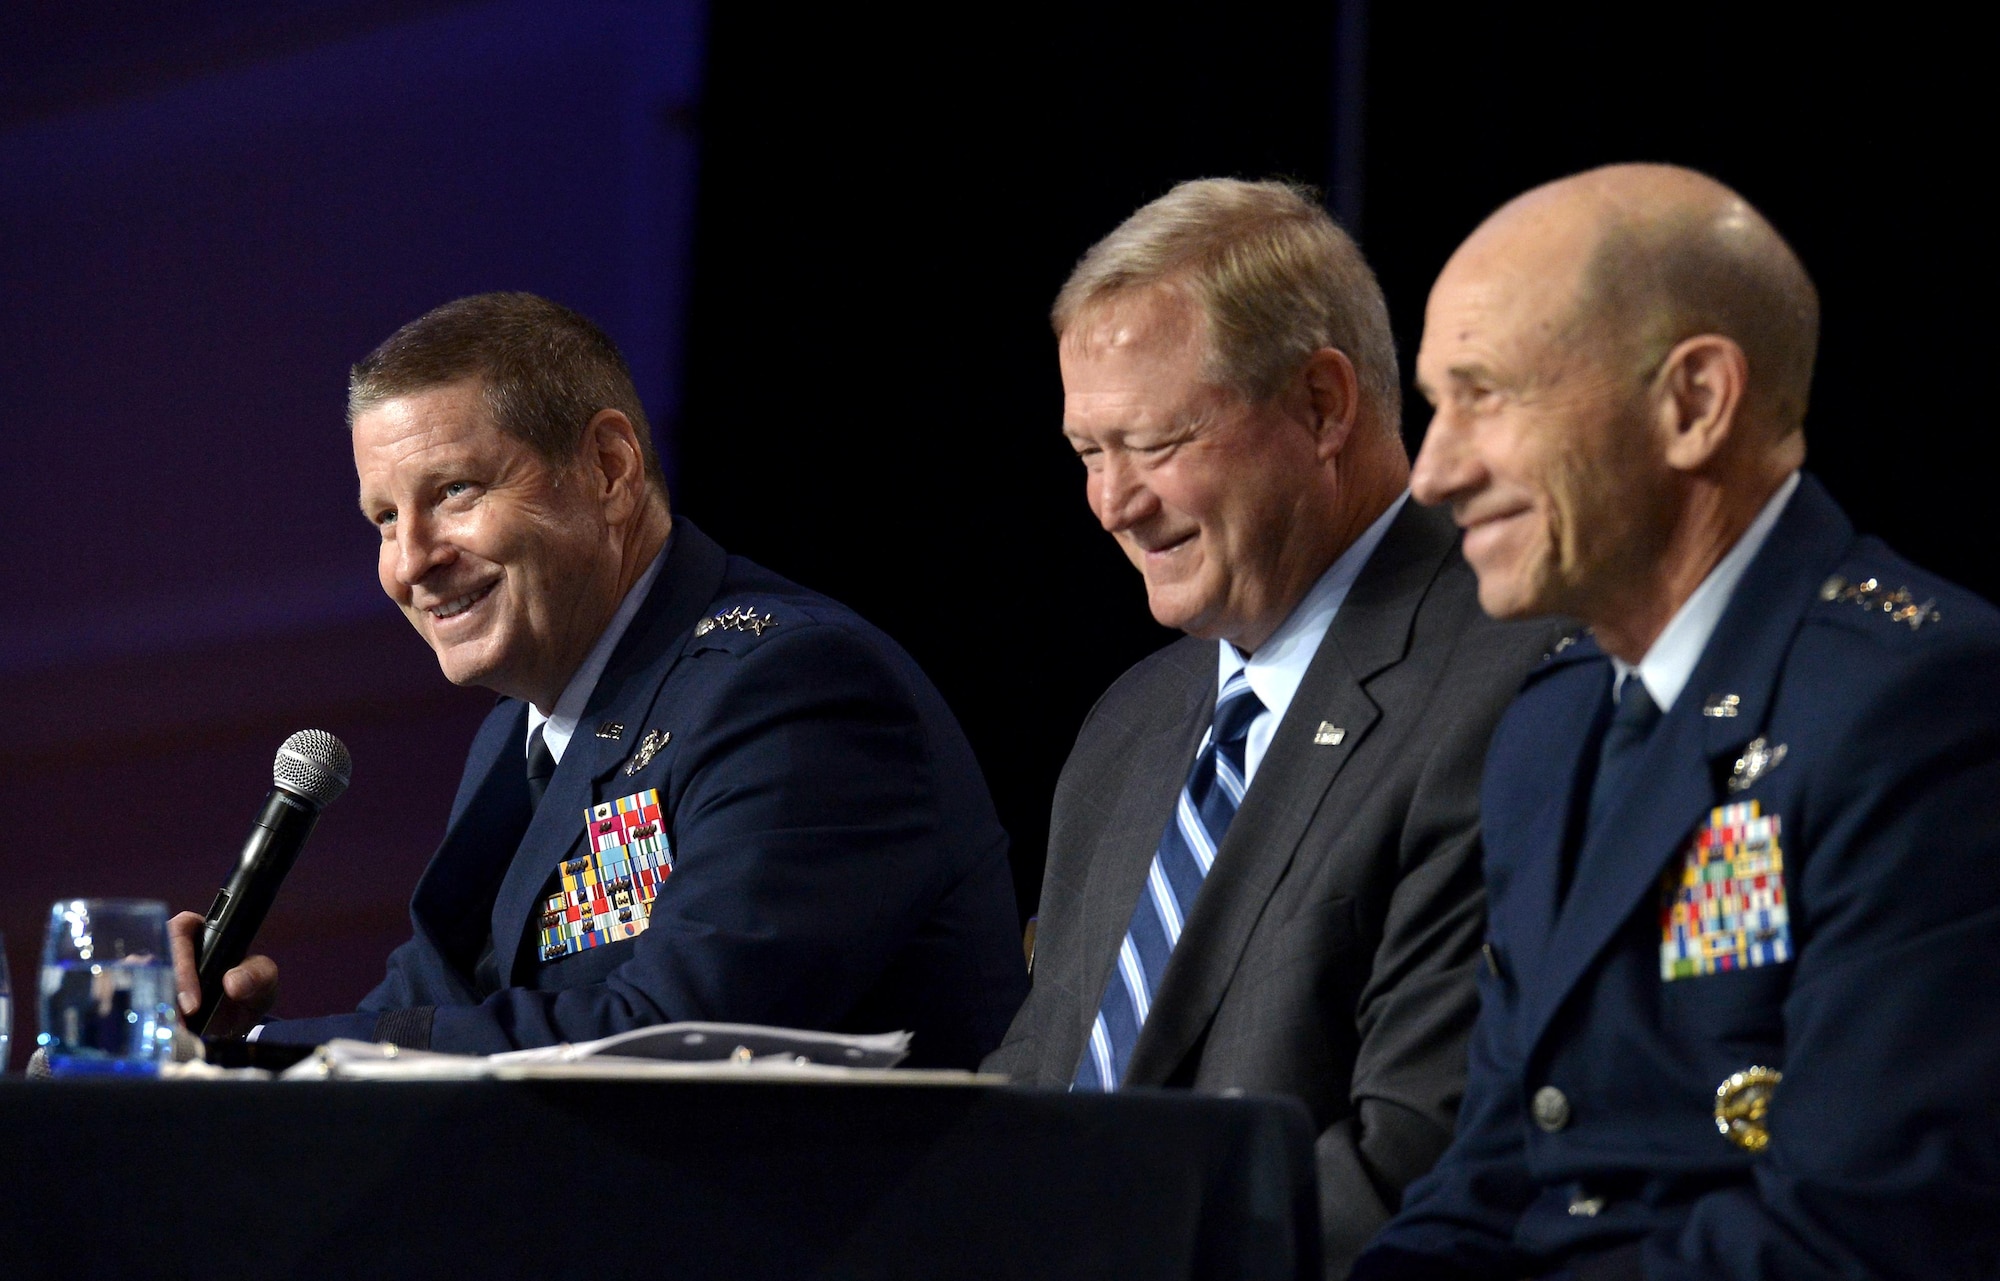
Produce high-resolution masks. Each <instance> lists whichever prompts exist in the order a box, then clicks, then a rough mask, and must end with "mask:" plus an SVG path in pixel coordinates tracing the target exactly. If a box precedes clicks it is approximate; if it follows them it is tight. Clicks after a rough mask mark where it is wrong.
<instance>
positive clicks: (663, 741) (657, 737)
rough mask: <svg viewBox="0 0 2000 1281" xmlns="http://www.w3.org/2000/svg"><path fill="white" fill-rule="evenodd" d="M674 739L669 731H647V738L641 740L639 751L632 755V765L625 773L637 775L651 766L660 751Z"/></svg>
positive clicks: (628, 766)
mask: <svg viewBox="0 0 2000 1281" xmlns="http://www.w3.org/2000/svg"><path fill="white" fill-rule="evenodd" d="M673 737H674V736H673V734H672V732H671V731H668V730H660V729H649V730H647V731H646V737H644V738H642V739H640V740H639V750H638V751H636V752H634V753H632V763H631V764H629V765H627V766H626V767H625V773H626V774H628V775H631V774H637V773H638V772H639V771H640V770H642V769H644V768H646V767H647V766H648V765H651V764H652V763H653V758H654V757H655V756H658V755H659V754H660V749H661V748H663V747H665V746H666V745H667V744H668V743H670V742H672V741H673Z"/></svg>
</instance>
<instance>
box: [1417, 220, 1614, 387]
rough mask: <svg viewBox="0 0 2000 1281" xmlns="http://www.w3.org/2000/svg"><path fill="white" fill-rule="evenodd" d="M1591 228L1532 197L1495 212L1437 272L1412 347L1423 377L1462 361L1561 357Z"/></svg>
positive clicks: (1431, 377)
mask: <svg viewBox="0 0 2000 1281" xmlns="http://www.w3.org/2000/svg"><path fill="white" fill-rule="evenodd" d="M1595 241H1596V234H1595V230H1594V228H1593V227H1592V226H1590V225H1589V223H1588V222H1587V220H1584V219H1582V218H1580V217H1579V216H1578V215H1577V213H1576V211H1574V210H1571V209H1568V208H1566V207H1562V206H1556V207H1543V205H1541V204H1533V203H1531V204H1530V205H1528V206H1527V207H1524V208H1521V209H1517V210H1512V211H1509V212H1506V213H1503V214H1501V215H1496V217H1495V218H1494V219H1493V220H1492V221H1490V222H1489V223H1488V224H1487V225H1485V226H1482V227H1481V228H1480V229H1479V230H1478V231H1476V232H1474V233H1473V235H1472V236H1471V237H1470V238H1469V239H1468V240H1467V241H1466V242H1465V244H1463V245H1461V246H1460V247H1459V249H1458V252H1456V253H1454V254H1453V255H1452V257H1451V260H1450V261H1449V262H1447V263H1446V264H1445V268H1444V270H1443V271H1442V272H1441V273H1439V275H1438V279H1437V284H1436V285H1435V286H1433V287H1432V290H1431V295H1430V301H1429V304H1428V306H1427V307H1426V308H1425V312H1424V335H1423V341H1422V344H1421V347H1420V349H1419V351H1418V353H1417V364H1418V369H1419V372H1420V374H1421V375H1422V376H1423V377H1425V378H1426V379H1427V380H1435V379H1437V378H1441V377H1445V376H1448V375H1449V374H1450V373H1451V372H1452V370H1451V368H1450V367H1449V366H1452V365H1455V364H1457V363H1459V362H1461V361H1465V360H1476V361H1480V362H1493V361H1507V362H1513V361H1524V360H1525V361H1540V360H1543V359H1552V358H1560V356H1561V355H1562V350H1561V348H1562V340H1563V339H1564V338H1565V336H1566V335H1567V334H1568V332H1569V330H1570V329H1571V328H1572V327H1573V323H1574V320H1575V316H1576V308H1577V305H1578V302H1579V300H1580V299H1581V297H1582V290H1583V283H1584V275H1585V272H1586V271H1587V269H1588V266H1589V262H1590V258H1591V255H1592V252H1593V247H1594V245H1595Z"/></svg>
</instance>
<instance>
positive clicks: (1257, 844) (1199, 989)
mask: <svg viewBox="0 0 2000 1281" xmlns="http://www.w3.org/2000/svg"><path fill="white" fill-rule="evenodd" d="M1453 541H1454V532H1453V530H1452V528H1451V525H1450V523H1449V522H1448V521H1445V520H1444V519H1443V518H1442V517H1441V516H1439V515H1438V514H1437V513H1435V512H1431V511H1426V510H1424V509H1423V508H1420V507H1418V506H1416V505H1415V504H1414V503H1412V504H1406V505H1405V507H1404V509H1403V511H1402V512H1401V513H1400V514H1399V515H1398V516H1397V518H1396V520H1395V521H1394V522H1393V523H1392V524H1391V525H1390V527H1389V531H1388V533H1387V534H1386V535H1385V536H1384V537H1383V539H1382V543H1381V545H1380V546H1379V547H1377V548H1376V549H1375V553H1374V554H1373V555H1372V556H1371V557H1369V561H1368V564H1367V565H1366V566H1365V567H1364V568H1363V570H1362V573H1361V576H1360V577H1359V578H1358V579H1357V580H1356V581H1355V584H1354V586H1353V588H1352V589H1351V590H1350V591H1349V592H1348V596H1347V599H1346V600H1345V601H1344V602H1343V603H1342V604H1341V607H1340V612H1339V613H1338V614H1336V615H1335V616H1334V620H1333V624H1332V626H1331V627H1329V628H1328V629H1327V634H1326V637H1325V639H1324V640H1322V641H1321V642H1320V646H1319V651H1318V652H1317V653H1316V654H1314V656H1313V660H1312V664H1311V666H1309V667H1308V668H1307V669H1306V675H1305V679H1304V680H1303V681H1302V682H1300V684H1299V689H1298V692H1297V693H1296V694H1295V695H1294V696H1293V698H1292V703H1291V706H1290V707H1289V708H1288V709H1286V712H1285V715H1284V718H1283V719H1282V720H1281V721H1280V722H1279V724H1278V731H1277V733H1276V734H1275V735H1274V736H1273V737H1272V739H1271V746H1270V749H1269V750H1268V751H1267V752H1266V753H1265V754H1264V759H1263V762H1262V763H1261V764H1260V765H1259V766H1258V769H1257V777H1256V779H1255V780H1254V781H1253V782H1252V783H1251V786H1250V790H1249V792H1247V793H1246V794H1245V795H1244V797H1243V805H1242V808H1241V809H1239V810H1238V811H1237V814H1236V817H1235V818H1234V819H1233V820H1232V821H1231V822H1230V824H1229V833H1228V835H1227V836H1225V837H1224V838H1223V841H1222V845H1221V846H1220V848H1219V849H1218V850H1217V851H1216V858H1215V865H1214V867H1213V868H1211V869H1210V871H1209V874H1208V878H1207V880H1206V881H1205V882H1204V884H1203V885H1202V889H1201V894H1200V896H1199V897H1198V898H1197V899H1196V900H1195V905H1194V910H1193V911H1192V912H1190V913H1189V914H1188V920H1187V926H1186V928H1185V929H1184V930H1183V931H1182V933H1181V938H1180V942H1179V943H1178V944H1177V945H1176V946H1175V948H1174V953H1173V956H1172V957H1171V958H1170V959H1169V960H1168V962H1167V970H1166V973H1165V974H1164V975H1163V976H1162V977H1161V980H1160V990H1159V991H1158V992H1156V993H1154V996H1153V1006H1152V1010H1151V1012H1150V1013H1149V1014H1148V1015H1147V1018H1146V1024H1145V1026H1144V1027H1142V1028H1141V1029H1140V1031H1139V1042H1138V1044H1137V1045H1136V1046H1135V1047H1134V1048H1133V1051H1132V1062H1131V1065H1130V1067H1129V1069H1128V1070H1127V1072H1126V1082H1127V1083H1128V1084H1133V1085H1154V1084H1159V1083H1161V1082H1164V1081H1165V1080H1167V1079H1168V1078H1169V1077H1170V1076H1171V1075H1172V1074H1173V1072H1174V1070H1175V1069H1176V1068H1177V1067H1178V1066H1179V1064H1180V1062H1181V1060H1182V1059H1183V1058H1185V1057H1186V1055H1187V1053H1188V1051H1189V1049H1191V1048H1192V1047H1193V1045H1194V1043H1195V1042H1196V1040H1197V1039H1198V1038H1199V1037H1200V1036H1201V1033H1202V1030H1203V1029H1204V1028H1206V1027H1207V1026H1208V1022H1209V1020H1210V1019H1211V1018H1212V1017H1214V1014H1215V1010H1216V1008H1217V1006H1219V1005H1220V1004H1221V1002H1222V997H1223V994H1224V993H1225V992H1226V991H1228V989H1229V984H1230V982H1231V981H1232V980H1233V978H1234V977H1235V973H1236V967H1237V963H1238V962H1239V961H1240V960H1241V958H1242V954H1243V949H1244V947H1245V945H1246V944H1247V943H1248V942H1249V939H1250V933H1251V931H1252V929H1253V928H1254V927H1255V926H1256V924H1257V922H1258V920H1259V919H1260V918H1261V917H1262V916H1263V914H1264V911H1265V909H1266V908H1267V907H1268V906H1269V904H1270V900H1271V895H1272V892H1273V891H1274V890H1275V889H1276V888H1277V885H1278V883H1279V881H1280V880H1282V879H1283V877H1284V875H1285V872H1286V870H1287V869H1288V868H1289V867H1290V866H1291V864H1292V860H1293V858H1294V856H1295V855H1296V853H1297V850H1298V846H1299V842H1300V840H1301V839H1302V838H1303V837H1304V836H1305V833H1306V829H1307V828H1308V827H1309V826H1310V825H1311V823H1312V820H1313V817H1314V816H1315V815H1316V814H1317V813H1319V811H1320V809H1321V808H1322V807H1323V806H1324V804H1325V802H1326V799H1327V796H1328V794H1329V793H1330V792H1331V790H1332V788H1333V785H1334V782H1335V780H1336V779H1337V778H1338V777H1339V775H1340V773H1341V770H1342V769H1343V768H1344V767H1345V766H1346V764H1347V762H1348V761H1349V760H1351V759H1352V758H1353V755H1354V753H1355V751H1356V750H1357V749H1358V748H1359V747H1360V745H1361V744H1362V742H1363V741H1365V740H1366V738H1367V737H1368V733H1369V731H1370V730H1371V729H1372V728H1373V727H1374V726H1375V724H1376V722H1377V721H1378V720H1380V719H1381V715H1382V713H1381V709H1380V708H1379V707H1378V706H1376V704H1375V701H1374V700H1373V699H1372V698H1370V697H1369V695H1368V692H1367V690H1366V688H1365V683H1366V682H1367V681H1368V680H1369V679H1370V678H1372V677H1373V676H1375V675H1376V674H1377V673H1379V672H1381V671H1383V670H1385V669H1387V668H1388V667H1391V666H1393V665H1394V664H1395V663H1397V662H1400V661H1401V660H1402V658H1403V656H1404V655H1405V653H1407V652H1408V648H1409V638H1410V630H1411V625H1412V622H1413V620H1414V618H1415V616H1416V611H1417V608H1418V605H1419V604H1420V603H1421V601H1422V599H1423V597H1424V595H1425V593H1426V592H1427V591H1428V589H1429V584H1430V583H1431V581H1432V580H1433V579H1434V578H1435V577H1436V576H1437V572H1438V567H1439V565H1440V564H1441V563H1442V562H1443V560H1444V558H1445V556H1446V555H1448V554H1449V553H1450V551H1451V547H1452V543H1453ZM1214 680H1215V677H1214V673H1213V672H1212V671H1211V672H1210V674H1209V683H1210V689H1209V706H1210V707H1211V708H1212V707H1213V704H1214ZM1321 721H1327V722H1330V723H1331V724H1334V725H1337V726H1339V727H1340V728H1341V729H1342V730H1344V731H1345V733H1344V735H1343V736H1342V738H1341V741H1340V742H1339V743H1338V744H1337V745H1330V744H1321V743H1316V742H1314V736H1315V734H1316V732H1317V731H1318V729H1319V724H1320V722H1321ZM1204 728H1205V726H1204ZM1200 732H1201V731H1200V728H1197V729H1196V731H1195V736H1196V737H1197V738H1198V737H1199V735H1200ZM1192 754H1193V753H1192V747H1191V746H1190V749H1189V751H1188V755H1187V759H1191V758H1192ZM1182 768H1183V770H1185V768H1186V764H1185V760H1184V762H1183V766H1182ZM1180 783H1181V780H1179V779H1176V780H1175V782H1174V790H1175V793H1176V794H1177V793H1178V790H1179V787H1180ZM1171 805H1172V800H1171V799H1169V800H1168V801H1167V802H1166V804H1165V805H1164V806H1163V807H1162V808H1160V809H1159V810H1156V811H1155V813H1156V814H1162V815H1164V814H1166V813H1168V812H1170V807H1171ZM1155 839H1157V836H1156V838H1155ZM1150 856H1151V852H1150V851H1148V858H1149V859H1150ZM1142 875H1143V873H1142ZM1137 896H1138V887H1137V886H1136V885H1135V886H1134V887H1133V892H1132V896H1131V898H1129V899H1128V900H1127V901H1126V905H1125V915H1126V919H1127V920H1128V921H1129V920H1130V917H1131V913H1132V904H1133V903H1134V902H1136V901H1137ZM1114 946H1115V945H1114ZM1107 973H1108V971H1107Z"/></svg>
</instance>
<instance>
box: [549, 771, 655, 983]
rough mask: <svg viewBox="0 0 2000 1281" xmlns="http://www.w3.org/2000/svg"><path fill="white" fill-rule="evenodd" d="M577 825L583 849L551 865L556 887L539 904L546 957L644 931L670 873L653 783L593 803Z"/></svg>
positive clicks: (553, 956) (565, 954)
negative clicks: (581, 828)
mask: <svg viewBox="0 0 2000 1281" xmlns="http://www.w3.org/2000/svg"><path fill="white" fill-rule="evenodd" d="M583 822H584V845H585V846H586V849H585V852H584V853H583V854H582V855H580V856H578V857H576V858H573V859H570V860H569V861H568V862H566V863H564V864H563V865H562V866H561V867H560V868H558V869H557V870H556V877H557V881H558V882H559V884H560V885H561V889H559V890H558V891H557V892H556V893H554V894H551V895H549V897H548V898H547V899H545V900H544V901H543V903H542V918H541V958H542V960H544V961H553V960H556V959H558V958H560V957H564V956H569V955H571V954H572V953H575V952H581V951H583V950H584V949H585V948H591V947H597V946H599V945H600V944H604V943H615V942H617V941H618V940H619V939H628V938H637V937H638V936H639V935H641V934H643V933H645V932H646V925H647V923H648V922H649V921H650V920H651V918H652V913H653V899H654V897H655V896H657V895H658V893H659V891H660V886H661V885H663V884H665V883H666V879H667V876H668V874H669V873H671V872H672V871H673V870H674V855H673V849H672V847H671V846H670V845H669V844H668V842H667V833H666V826H665V824H663V823H662V822H661V821H660V793H659V789H658V788H647V789H646V790H645V791H643V792H635V793H633V794H632V795H630V796H624V797H620V798H619V799H617V800H615V801H609V802H606V803H605V804H603V805H594V806H592V807H591V808H590V809H588V810H585V811H584V816H583Z"/></svg>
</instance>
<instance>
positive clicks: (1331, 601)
mask: <svg viewBox="0 0 2000 1281" xmlns="http://www.w3.org/2000/svg"><path fill="white" fill-rule="evenodd" d="M1409 500H1410V495H1409V492H1408V491H1407V490H1405V491H1404V492H1403V493H1402V494H1401V495H1400V496H1399V497H1397V499H1396V501H1395V502H1393V503H1390V504H1389V510H1387V511H1385V512H1383V513H1382V514H1381V515H1380V516H1377V517H1376V518H1375V520H1374V523H1373V524H1371V525H1369V526H1368V528H1367V529H1364V530H1362V531H1361V537H1359V538H1357V539H1355V540H1354V541H1353V542H1352V543H1351V544H1349V545H1348V548H1347V550H1346V551H1344V552H1342V553H1341V554H1340V555H1339V556H1337V557H1335V558H1334V562H1333V564H1331V565H1329V566H1327V568H1326V572H1325V573H1323V574H1321V575H1320V576H1319V581H1317V582H1315V583H1314V584H1313V585H1312V587H1311V589H1310V590H1308V591H1307V592H1306V594H1305V596H1304V598H1302V599H1301V600H1300V601H1299V603H1298V604H1297V605H1294V606H1293V607H1292V612H1291V613H1290V614H1288V615H1286V617H1285V621H1284V622H1282V623H1280V624H1278V630H1277V631H1275V632H1272V633H1271V639H1269V640H1267V641H1265V642H1264V643H1263V644H1262V645H1259V646H1258V647H1257V652H1256V653H1254V654H1251V655H1250V656H1249V657H1247V658H1246V657H1244V655H1243V651H1241V650H1239V649H1237V648H1236V646H1234V645H1232V644H1230V643H1229V642H1228V641H1223V642H1221V643H1220V645H1219V646H1218V648H1219V649H1220V650H1221V651H1222V653H1221V660H1220V663H1219V665H1218V668H1217V672H1216V678H1215V688H1216V691H1217V692H1218V693H1220V692H1221V690H1222V687H1223V686H1224V685H1226V684H1228V683H1229V678H1230V677H1232V676H1234V675H1236V673H1237V672H1239V671H1240V672H1245V673H1246V676H1245V679H1246V680H1248V681H1249V682H1250V688H1251V689H1253V690H1255V691H1256V692H1257V700H1258V701H1259V702H1261V703H1263V704H1264V708H1265V710H1266V711H1268V712H1272V713H1275V716H1274V720H1282V719H1284V714H1285V709H1286V708H1288V707H1290V706H1291V703H1292V695H1294V694H1296V693H1298V691H1299V683H1300V682H1301V681H1303V680H1305V678H1306V668H1308V667H1310V666H1312V660H1313V655H1315V654H1317V653H1318V652H1319V643H1320V641H1321V640H1323V639H1325V637H1326V629H1327V628H1329V627H1331V626H1332V625H1333V616H1334V615H1335V614H1337V613H1339V612H1340V604H1341V602H1342V601H1344V600H1346V599H1347V593H1348V590H1349V589H1350V588H1352V587H1353V586H1354V580H1355V579H1357V578H1359V577H1360V576H1361V567H1362V566H1363V565H1366V564H1367V563H1368V558H1369V557H1370V556H1372V555H1374V554H1375V549H1376V548H1377V547H1379V546H1381V543H1382V538H1383V536H1384V535H1386V534H1387V533H1388V532H1389V526H1390V525H1392V524H1394V523H1395V520H1396V514H1397V513H1398V512H1400V511H1402V510H1403V504H1404V503H1406V502H1408V501H1409Z"/></svg>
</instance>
